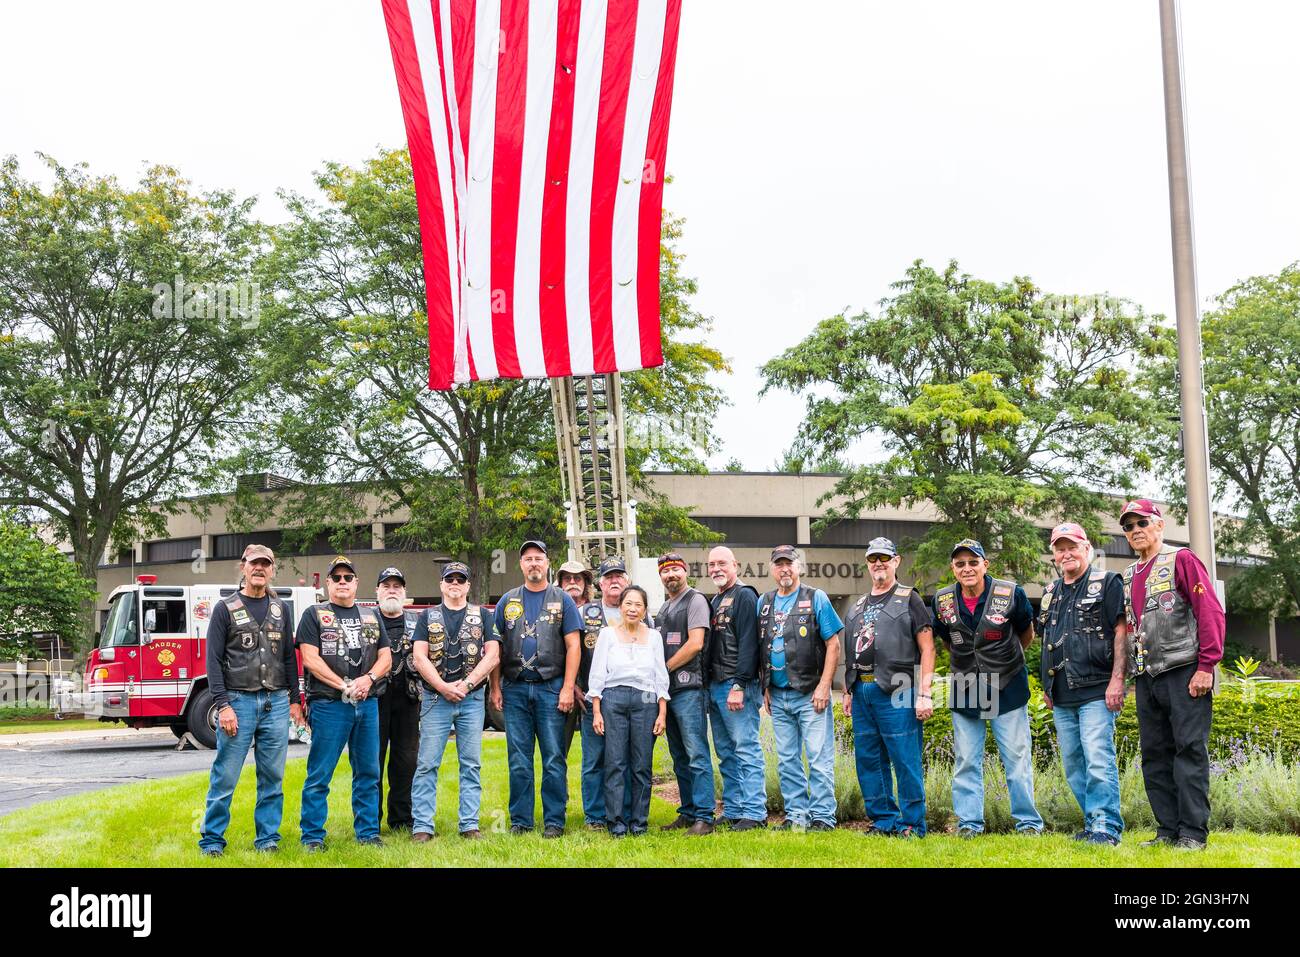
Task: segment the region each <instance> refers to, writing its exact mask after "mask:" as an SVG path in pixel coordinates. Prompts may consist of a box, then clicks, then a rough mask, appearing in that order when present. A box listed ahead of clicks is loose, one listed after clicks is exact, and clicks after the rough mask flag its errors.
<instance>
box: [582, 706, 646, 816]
mask: <svg viewBox="0 0 1300 957" xmlns="http://www.w3.org/2000/svg"><path fill="white" fill-rule="evenodd" d="M575 707H576V705H575ZM591 719H592V707H591V702H590V701H588V702H587V710H586V711H584V712H583V713H582V716H581V719H580V721H581V723H580V727H581V728H582V816H583V817H584V818H585V819H586V822H587V823H588V824H598V825H602V826H603V825H604V824H605V823H606V821H605V737H604V735H600V734H597V733H596V730H595V728H593V727H592V726H591ZM623 785H624V788H625V791H626V794H627V799H626V800H625V801H624V802H623V816H624V817H628V816H629V815H630V813H631V810H632V772H631V770H630V769H629V771H628V773H627V774H625V775H624V776H623Z"/></svg>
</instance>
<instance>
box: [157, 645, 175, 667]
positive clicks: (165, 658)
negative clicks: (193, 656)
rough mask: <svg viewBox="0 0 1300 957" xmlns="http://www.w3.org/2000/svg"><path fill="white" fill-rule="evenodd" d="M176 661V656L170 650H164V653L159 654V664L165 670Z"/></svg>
mask: <svg viewBox="0 0 1300 957" xmlns="http://www.w3.org/2000/svg"><path fill="white" fill-rule="evenodd" d="M175 660H176V655H175V654H174V653H173V652H172V650H171V649H170V648H164V649H163V650H162V651H160V652H158V664H160V665H162V666H163V667H164V668H166V667H167V666H168V665H170V664H171V663H172V662H173V661H175Z"/></svg>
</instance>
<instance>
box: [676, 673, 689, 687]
mask: <svg viewBox="0 0 1300 957" xmlns="http://www.w3.org/2000/svg"><path fill="white" fill-rule="evenodd" d="M677 680H678V681H679V682H681V683H683V684H685V683H686V682H687V681H690V680H691V673H690V672H689V671H679V672H677Z"/></svg>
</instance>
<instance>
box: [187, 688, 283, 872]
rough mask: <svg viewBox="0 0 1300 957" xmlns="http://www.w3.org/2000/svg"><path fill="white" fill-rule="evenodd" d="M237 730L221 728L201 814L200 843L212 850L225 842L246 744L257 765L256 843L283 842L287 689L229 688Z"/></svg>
mask: <svg viewBox="0 0 1300 957" xmlns="http://www.w3.org/2000/svg"><path fill="white" fill-rule="evenodd" d="M227 694H228V696H229V699H230V706H231V707H232V708H234V709H235V717H236V718H237V719H238V720H239V729H238V730H237V731H236V732H235V736H234V737H233V738H232V737H231V736H230V735H228V734H226V732H224V731H222V730H221V728H220V727H218V728H217V759H216V760H215V761H213V762H212V772H211V774H210V776H209V778H208V803H207V809H206V811H205V812H204V815H203V831H202V832H201V833H200V835H199V847H200V848H201V849H202V850H205V851H209V850H215V851H219V850H222V849H223V848H224V847H225V846H226V836H225V835H226V828H227V827H228V826H229V824H230V800H231V798H232V797H233V796H234V794H235V785H236V784H238V783H239V774H240V772H241V771H242V770H243V769H244V759H245V758H247V757H248V749H249V748H250V747H251V748H252V749H253V760H254V761H255V762H256V764H257V804H256V805H255V806H254V808H253V827H254V829H255V831H256V836H255V837H254V839H253V844H254V846H255V847H258V848H265V847H274V846H275V845H277V844H279V843H280V818H281V817H282V816H283V814H284V759H285V756H286V755H287V754H288V751H289V692H287V691H230V692H227Z"/></svg>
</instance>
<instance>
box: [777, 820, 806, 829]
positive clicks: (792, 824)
mask: <svg viewBox="0 0 1300 957" xmlns="http://www.w3.org/2000/svg"><path fill="white" fill-rule="evenodd" d="M772 830H773V831H806V830H807V828H806V827H805V826H804V825H802V824H796V823H795V822H794V821H782V822H781V823H780V824H773V825H772Z"/></svg>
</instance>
